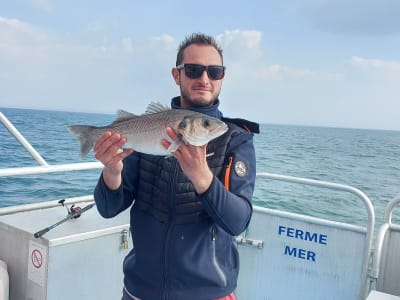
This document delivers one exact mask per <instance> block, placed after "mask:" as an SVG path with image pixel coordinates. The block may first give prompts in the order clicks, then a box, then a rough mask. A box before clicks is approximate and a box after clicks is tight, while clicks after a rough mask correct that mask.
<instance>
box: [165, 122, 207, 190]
mask: <svg viewBox="0 0 400 300" xmlns="http://www.w3.org/2000/svg"><path fill="white" fill-rule="evenodd" d="M166 132H167V134H168V136H169V137H170V138H171V139H172V140H173V141H175V140H176V139H177V138H178V136H177V134H176V133H175V131H174V130H173V129H172V128H170V127H167V129H166ZM162 145H163V146H164V147H165V148H166V149H167V148H168V147H169V145H170V142H168V141H167V140H162ZM206 151H207V145H204V146H200V147H197V146H192V145H188V144H185V143H181V145H180V146H179V148H178V149H177V150H176V151H175V152H173V153H172V154H173V155H174V156H175V158H176V159H177V160H178V162H179V165H180V166H181V169H182V171H183V173H185V175H186V176H187V177H188V178H189V179H190V181H191V182H192V183H193V185H194V188H195V190H196V192H197V193H198V194H202V193H204V192H205V191H207V189H208V188H209V187H210V185H211V182H212V180H213V177H214V175H213V173H212V172H211V170H210V168H209V167H208V163H207V157H206Z"/></svg>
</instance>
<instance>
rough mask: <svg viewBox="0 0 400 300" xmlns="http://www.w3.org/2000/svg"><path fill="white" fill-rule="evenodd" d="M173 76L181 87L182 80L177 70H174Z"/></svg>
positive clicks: (172, 71)
mask: <svg viewBox="0 0 400 300" xmlns="http://www.w3.org/2000/svg"><path fill="white" fill-rule="evenodd" d="M171 74H172V77H173V78H174V80H175V83H176V84H177V85H181V78H180V74H179V70H178V69H177V68H172V70H171Z"/></svg>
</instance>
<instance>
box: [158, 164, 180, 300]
mask: <svg viewBox="0 0 400 300" xmlns="http://www.w3.org/2000/svg"><path fill="white" fill-rule="evenodd" d="M178 166H179V164H178V161H177V160H176V159H174V161H173V168H172V176H171V177H170V181H169V187H170V193H169V213H168V214H169V215H168V224H167V226H168V227H167V232H166V234H165V242H164V247H163V253H164V258H163V261H162V265H161V270H162V274H163V279H162V288H161V299H163V300H167V299H168V287H167V285H168V282H167V278H168V263H169V262H168V255H169V240H170V238H169V236H170V235H171V232H172V228H173V223H172V219H173V218H174V216H175V194H176V180H177V177H178V169H179V168H178Z"/></svg>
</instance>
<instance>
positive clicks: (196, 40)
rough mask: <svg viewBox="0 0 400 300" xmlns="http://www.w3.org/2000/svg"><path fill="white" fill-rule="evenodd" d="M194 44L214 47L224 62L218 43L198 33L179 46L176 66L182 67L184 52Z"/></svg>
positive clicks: (210, 37)
mask: <svg viewBox="0 0 400 300" xmlns="http://www.w3.org/2000/svg"><path fill="white" fill-rule="evenodd" d="M193 44H195V45H203V46H212V47H214V48H215V50H217V51H218V53H219V55H220V56H221V60H222V62H223V56H222V49H221V47H220V46H219V45H218V43H217V41H216V40H215V39H214V38H213V37H212V36H210V35H206V34H204V33H198V32H197V33H192V34H191V35H189V36H187V37H186V38H185V39H184V40H183V41H182V43H181V44H180V45H179V48H178V54H177V55H176V66H178V65H180V64H181V63H182V61H183V51H184V50H185V49H186V48H187V47H189V46H190V45H193Z"/></svg>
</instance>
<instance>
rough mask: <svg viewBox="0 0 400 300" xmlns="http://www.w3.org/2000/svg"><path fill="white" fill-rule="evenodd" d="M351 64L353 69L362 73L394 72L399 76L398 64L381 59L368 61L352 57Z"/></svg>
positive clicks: (399, 68)
mask: <svg viewBox="0 0 400 300" xmlns="http://www.w3.org/2000/svg"><path fill="white" fill-rule="evenodd" d="M351 63H352V65H353V66H354V67H356V68H358V69H361V70H364V71H368V70H369V71H371V70H372V71H384V72H395V73H398V74H399V75H400V62H399V61H388V60H381V59H368V58H363V57H359V56H353V57H352V58H351Z"/></svg>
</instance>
